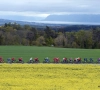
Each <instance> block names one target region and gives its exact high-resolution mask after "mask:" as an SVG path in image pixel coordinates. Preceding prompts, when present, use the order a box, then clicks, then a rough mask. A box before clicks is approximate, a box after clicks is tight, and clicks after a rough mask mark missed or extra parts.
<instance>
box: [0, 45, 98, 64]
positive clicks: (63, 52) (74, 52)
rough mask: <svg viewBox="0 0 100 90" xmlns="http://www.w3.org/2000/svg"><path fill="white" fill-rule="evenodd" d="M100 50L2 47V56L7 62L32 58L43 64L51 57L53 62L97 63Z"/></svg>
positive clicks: (25, 60)
mask: <svg viewBox="0 0 100 90" xmlns="http://www.w3.org/2000/svg"><path fill="white" fill-rule="evenodd" d="M99 54H100V50H99V49H73V48H55V47H36V46H0V56H2V57H3V58H4V60H5V61H7V58H11V57H15V58H16V60H17V59H18V58H19V57H22V58H23V60H24V62H27V61H28V60H29V58H30V57H33V58H35V57H38V58H39V60H40V62H43V60H44V58H45V57H49V58H50V61H51V62H52V61H53V58H54V57H59V58H60V60H62V58H63V57H67V58H73V59H74V58H76V57H81V58H82V59H83V58H85V57H86V58H88V59H89V58H93V60H94V61H95V62H96V61H97V58H99V57H100V55H99Z"/></svg>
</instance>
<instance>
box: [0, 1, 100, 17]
mask: <svg viewBox="0 0 100 90" xmlns="http://www.w3.org/2000/svg"><path fill="white" fill-rule="evenodd" d="M99 2H100V0H0V16H1V15H5V16H7V15H21V16H31V17H32V16H33V17H46V16H48V15H49V14H100V6H99Z"/></svg>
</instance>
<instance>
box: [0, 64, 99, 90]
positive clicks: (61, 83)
mask: <svg viewBox="0 0 100 90" xmlns="http://www.w3.org/2000/svg"><path fill="white" fill-rule="evenodd" d="M0 90H100V65H99V64H78V65H77V64H68V65H65V64H0Z"/></svg>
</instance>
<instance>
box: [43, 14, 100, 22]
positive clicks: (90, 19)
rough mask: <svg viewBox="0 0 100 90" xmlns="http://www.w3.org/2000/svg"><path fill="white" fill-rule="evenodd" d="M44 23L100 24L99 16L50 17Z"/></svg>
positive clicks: (72, 15) (71, 15)
mask: <svg viewBox="0 0 100 90" xmlns="http://www.w3.org/2000/svg"><path fill="white" fill-rule="evenodd" d="M44 21H66V22H83V23H100V15H99V14H69V15H49V16H48V17H47V18H45V19H44Z"/></svg>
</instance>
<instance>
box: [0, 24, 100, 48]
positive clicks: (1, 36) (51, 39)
mask: <svg viewBox="0 0 100 90" xmlns="http://www.w3.org/2000/svg"><path fill="white" fill-rule="evenodd" d="M78 27H79V26H78ZM0 45H30V46H33V45H35V46H55V47H64V48H87V49H89V48H92V49H95V48H100V27H95V28H90V29H89V30H85V29H80V30H78V31H75V30H74V28H73V31H69V30H68V31H65V30H64V28H59V29H58V30H53V29H52V28H50V27H48V26H46V27H45V28H44V29H43V30H38V29H37V28H35V27H32V26H29V25H24V26H21V25H19V24H16V23H13V24H11V23H5V24H4V25H3V26H0Z"/></svg>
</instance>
